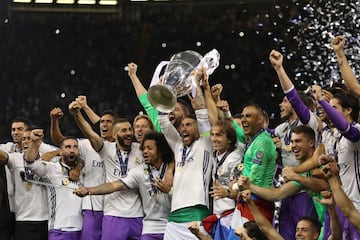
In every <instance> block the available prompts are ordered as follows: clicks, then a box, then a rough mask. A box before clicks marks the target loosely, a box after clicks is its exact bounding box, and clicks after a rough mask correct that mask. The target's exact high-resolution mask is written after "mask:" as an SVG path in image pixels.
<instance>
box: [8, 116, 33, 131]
mask: <svg viewBox="0 0 360 240" xmlns="http://www.w3.org/2000/svg"><path fill="white" fill-rule="evenodd" d="M16 122H23V123H24V125H25V128H28V127H30V126H31V121H30V120H29V119H28V118H27V117H16V118H14V119H13V120H12V121H11V124H13V123H16Z"/></svg>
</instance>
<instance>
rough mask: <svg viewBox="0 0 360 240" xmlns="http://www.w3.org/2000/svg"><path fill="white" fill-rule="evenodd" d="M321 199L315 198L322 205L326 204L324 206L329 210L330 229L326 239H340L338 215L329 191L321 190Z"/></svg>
mask: <svg viewBox="0 0 360 240" xmlns="http://www.w3.org/2000/svg"><path fill="white" fill-rule="evenodd" d="M321 196H322V199H316V200H317V201H318V202H320V203H321V204H323V205H326V208H327V210H328V212H329V216H330V230H331V235H330V236H329V238H328V240H341V239H342V227H341V223H340V219H339V216H338V215H337V213H336V208H335V202H334V199H333V197H332V194H331V192H329V191H322V192H321Z"/></svg>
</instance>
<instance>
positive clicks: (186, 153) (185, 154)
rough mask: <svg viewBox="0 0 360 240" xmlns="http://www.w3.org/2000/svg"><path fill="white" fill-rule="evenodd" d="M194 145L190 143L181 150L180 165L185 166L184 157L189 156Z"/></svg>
mask: <svg viewBox="0 0 360 240" xmlns="http://www.w3.org/2000/svg"><path fill="white" fill-rule="evenodd" d="M193 146H194V145H193V144H191V146H190V147H187V146H184V148H183V150H182V156H181V167H183V166H185V160H186V158H187V157H188V156H189V153H190V152H191V149H192V147H193ZM188 149H189V151H188Z"/></svg>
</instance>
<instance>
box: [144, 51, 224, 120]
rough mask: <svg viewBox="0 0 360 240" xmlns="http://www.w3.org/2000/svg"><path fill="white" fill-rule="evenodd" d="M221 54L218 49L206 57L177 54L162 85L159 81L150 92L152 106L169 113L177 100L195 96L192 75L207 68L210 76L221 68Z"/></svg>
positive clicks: (188, 53) (197, 54)
mask: <svg viewBox="0 0 360 240" xmlns="http://www.w3.org/2000/svg"><path fill="white" fill-rule="evenodd" d="M219 60H220V54H219V52H218V51H217V50H216V49H213V50H211V51H210V52H208V53H207V54H206V55H205V56H204V57H203V56H201V55H200V54H199V53H197V52H195V51H191V50H187V51H183V52H179V53H176V54H175V55H173V56H172V57H171V59H170V62H169V63H168V65H167V66H166V69H165V73H164V76H163V81H162V84H161V83H160V84H159V80H158V79H157V80H156V81H157V83H158V84H156V85H153V86H151V87H150V88H149V90H148V98H149V101H150V103H151V105H152V106H153V107H154V108H156V109H157V110H158V111H160V112H164V113H169V112H171V111H172V110H173V109H174V108H175V105H176V99H177V98H178V97H182V96H185V95H188V94H189V93H192V95H193V97H194V96H195V92H196V91H195V89H196V83H195V79H194V77H193V76H192V75H190V73H191V72H192V71H194V70H196V69H201V68H202V67H205V68H206V73H207V74H208V75H210V74H212V73H213V72H214V70H215V69H216V68H217V67H218V66H219Z"/></svg>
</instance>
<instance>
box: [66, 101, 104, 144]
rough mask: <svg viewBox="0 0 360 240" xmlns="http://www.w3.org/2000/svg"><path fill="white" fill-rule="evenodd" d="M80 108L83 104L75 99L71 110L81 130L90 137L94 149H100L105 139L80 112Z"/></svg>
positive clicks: (70, 105)
mask: <svg viewBox="0 0 360 240" xmlns="http://www.w3.org/2000/svg"><path fill="white" fill-rule="evenodd" d="M80 109H81V106H80V104H79V103H78V102H77V101H73V102H71V103H70V104H69V111H70V112H71V114H72V115H73V116H74V119H75V122H76V124H77V125H78V127H79V128H80V130H81V132H82V133H83V134H84V135H85V136H86V137H87V138H88V139H89V141H90V143H91V146H92V147H93V148H94V150H95V151H100V149H101V148H102V146H103V140H102V138H101V137H100V136H99V135H98V134H97V133H96V132H95V131H94V130H93V129H92V127H91V126H90V124H89V123H88V122H87V121H86V120H85V118H84V116H83V115H82V114H81V112H80Z"/></svg>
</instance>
